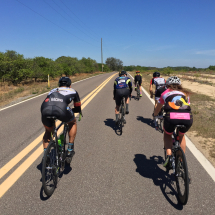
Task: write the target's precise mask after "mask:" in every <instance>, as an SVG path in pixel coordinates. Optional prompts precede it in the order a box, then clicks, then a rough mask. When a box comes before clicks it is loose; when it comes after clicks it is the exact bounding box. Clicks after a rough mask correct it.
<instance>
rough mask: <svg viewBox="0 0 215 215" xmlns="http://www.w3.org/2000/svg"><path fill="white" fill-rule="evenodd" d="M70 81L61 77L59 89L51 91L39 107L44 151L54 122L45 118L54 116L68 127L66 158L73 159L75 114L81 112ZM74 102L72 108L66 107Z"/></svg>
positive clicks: (76, 94)
mask: <svg viewBox="0 0 215 215" xmlns="http://www.w3.org/2000/svg"><path fill="white" fill-rule="evenodd" d="M71 83H72V82H71V79H70V78H68V77H61V78H60V80H59V87H58V88H55V89H53V90H51V91H50V92H49V94H48V96H47V97H46V99H45V100H44V101H43V103H42V106H41V114H42V123H43V125H44V127H45V134H44V136H43V147H44V151H45V150H46V148H47V147H48V144H49V141H50V137H51V132H52V131H53V128H54V127H53V123H54V121H53V120H52V119H50V118H47V116H55V117H57V119H59V120H60V121H62V122H66V123H67V124H68V126H69V130H68V134H69V143H68V152H67V156H68V157H71V158H72V157H73V155H74V154H75V151H74V140H75V136H76V132H77V124H76V119H75V117H74V112H75V113H80V112H81V102H80V98H79V95H78V92H77V91H75V90H74V89H72V88H71ZM72 101H74V108H72V109H71V108H70V107H69V106H68V105H69V104H70V103H71V102H72Z"/></svg>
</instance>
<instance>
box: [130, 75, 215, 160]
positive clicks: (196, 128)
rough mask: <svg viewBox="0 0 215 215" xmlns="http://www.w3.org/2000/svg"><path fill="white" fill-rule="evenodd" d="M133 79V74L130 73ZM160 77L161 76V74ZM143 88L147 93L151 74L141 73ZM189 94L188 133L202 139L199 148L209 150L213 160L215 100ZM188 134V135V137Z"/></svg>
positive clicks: (214, 156) (214, 150)
mask: <svg viewBox="0 0 215 215" xmlns="http://www.w3.org/2000/svg"><path fill="white" fill-rule="evenodd" d="M130 74H131V75H132V76H133V77H134V75H135V72H131V73H130ZM161 76H162V74H161ZM142 77H143V84H142V85H143V88H144V89H145V90H146V91H147V92H148V93H149V84H150V80H151V78H152V73H147V72H145V73H142ZM186 90H188V91H189V92H190V100H191V109H192V113H193V125H192V127H191V128H190V130H189V132H195V133H196V135H195V136H196V137H203V138H204V141H201V142H200V144H201V147H202V148H204V149H205V148H206V147H207V150H209V155H210V156H211V157H212V158H215V132H214V129H215V108H214V106H215V99H213V98H211V97H210V96H207V95H204V94H199V93H194V92H192V91H191V90H189V89H186ZM189 132H188V135H189ZM207 142H208V144H206V143H207Z"/></svg>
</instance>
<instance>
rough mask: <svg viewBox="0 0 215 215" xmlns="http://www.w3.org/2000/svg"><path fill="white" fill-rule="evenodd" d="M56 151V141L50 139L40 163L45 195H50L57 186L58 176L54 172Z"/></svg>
mask: <svg viewBox="0 0 215 215" xmlns="http://www.w3.org/2000/svg"><path fill="white" fill-rule="evenodd" d="M56 153H57V151H56V143H55V142H54V141H53V140H52V141H50V143H49V145H48V147H47V149H46V151H45V154H44V157H43V164H42V185H43V189H44V192H45V194H46V195H47V196H51V195H52V194H53V193H54V190H55V188H56V187H57V181H58V176H57V175H56V172H54V171H55V170H56ZM47 165H48V166H47ZM49 182H50V184H49ZM51 182H52V183H51Z"/></svg>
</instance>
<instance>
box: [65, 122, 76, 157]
mask: <svg viewBox="0 0 215 215" xmlns="http://www.w3.org/2000/svg"><path fill="white" fill-rule="evenodd" d="M68 126H69V129H68V134H69V143H68V149H67V150H68V152H67V156H69V157H72V156H73V155H74V153H75V152H74V140H75V136H76V133H77V123H76V119H73V120H72V121H71V122H69V123H68Z"/></svg>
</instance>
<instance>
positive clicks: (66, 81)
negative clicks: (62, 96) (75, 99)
mask: <svg viewBox="0 0 215 215" xmlns="http://www.w3.org/2000/svg"><path fill="white" fill-rule="evenodd" d="M71 84H72V81H71V79H70V78H68V77H61V78H60V79H59V82H58V85H59V87H61V86H67V87H69V86H70V85H71Z"/></svg>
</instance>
